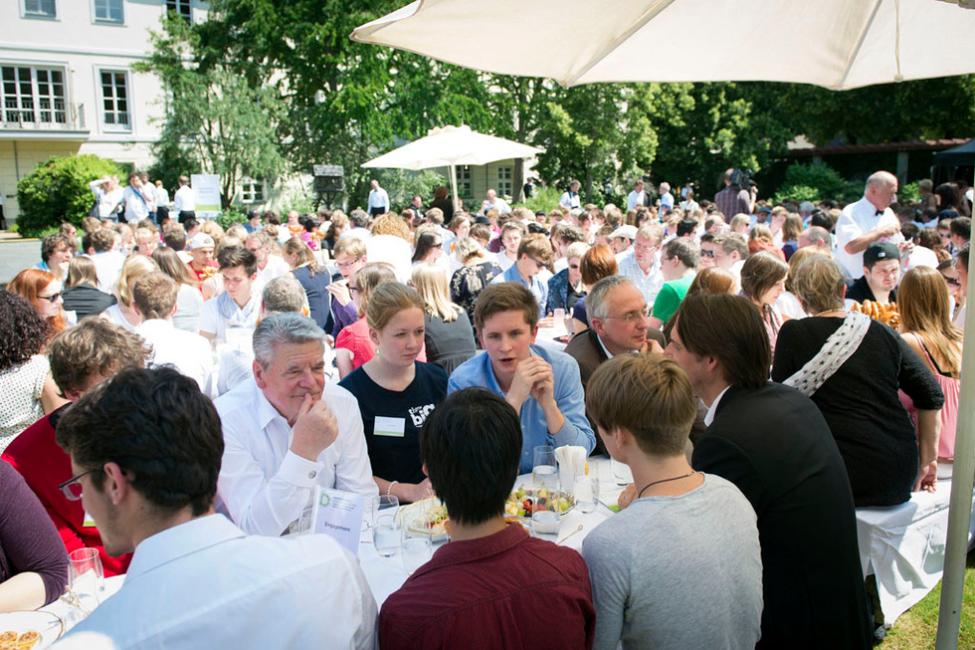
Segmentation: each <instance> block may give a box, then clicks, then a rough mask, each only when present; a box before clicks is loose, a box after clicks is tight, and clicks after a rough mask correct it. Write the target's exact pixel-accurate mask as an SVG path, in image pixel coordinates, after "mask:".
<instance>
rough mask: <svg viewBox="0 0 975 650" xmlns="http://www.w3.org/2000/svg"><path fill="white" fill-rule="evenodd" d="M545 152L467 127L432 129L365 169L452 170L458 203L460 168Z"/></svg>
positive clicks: (453, 192)
mask: <svg viewBox="0 0 975 650" xmlns="http://www.w3.org/2000/svg"><path fill="white" fill-rule="evenodd" d="M543 151H545V150H544V149H539V148H537V147H530V146H528V145H527V144H521V143H518V142H513V141H511V140H506V139H504V138H499V137H497V136H493V135H486V134H484V133H478V132H477V131H473V130H471V127H469V126H467V125H466V124H465V125H462V126H444V127H439V128H436V129H430V131H429V132H428V133H427V135H425V136H424V137H422V138H420V139H419V140H414V141H413V142H410V143H409V144H404V145H403V146H402V147H400V148H399V149H393V150H392V151H390V152H388V153H384V154H383V155H381V156H379V157H378V158H373V159H372V160H370V161H369V162H366V163H363V164H362V166H363V167H393V168H396V169H412V170H417V169H430V168H431V167H447V168H448V169H449V170H450V189H451V194H452V195H453V197H454V202H455V203H456V202H457V176H456V174H457V171H456V168H457V165H486V164H488V163H490V162H494V161H496V160H508V159H509V158H533V157H534V156H535V155H536V154H540V153H542V152H543Z"/></svg>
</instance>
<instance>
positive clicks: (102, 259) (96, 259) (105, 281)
mask: <svg viewBox="0 0 975 650" xmlns="http://www.w3.org/2000/svg"><path fill="white" fill-rule="evenodd" d="M88 258H89V259H90V260H91V261H92V262H93V263H94V264H95V275H97V276H98V290H99V291H104V292H105V293H114V292H115V285H117V284H118V278H119V276H120V275H121V274H122V265H124V264H125V255H122V253H120V252H118V251H105V252H103V253H94V254H92V255H89V256H88Z"/></svg>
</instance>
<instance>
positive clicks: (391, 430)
mask: <svg viewBox="0 0 975 650" xmlns="http://www.w3.org/2000/svg"><path fill="white" fill-rule="evenodd" d="M372 433H373V434H374V435H377V436H386V437H388V438H402V437H404V436H405V435H406V418H388V417H385V416H382V415H378V416H376V424H375V425H374V426H373V427H372Z"/></svg>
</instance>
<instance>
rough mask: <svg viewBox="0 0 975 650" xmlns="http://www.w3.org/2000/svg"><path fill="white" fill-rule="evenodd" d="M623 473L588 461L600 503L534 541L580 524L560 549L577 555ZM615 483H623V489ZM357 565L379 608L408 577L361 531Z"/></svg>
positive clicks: (527, 477) (521, 480) (523, 479)
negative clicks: (552, 532) (377, 550)
mask: <svg viewBox="0 0 975 650" xmlns="http://www.w3.org/2000/svg"><path fill="white" fill-rule="evenodd" d="M614 466H615V471H616V473H617V474H619V475H620V476H621V478H620V479H619V480H617V478H616V477H614ZM624 470H628V468H626V467H625V466H618V465H616V464H615V463H614V464H613V466H611V464H610V461H609V459H608V458H590V459H589V472H590V475H592V476H596V477H598V478H599V498H600V500H601V501H602V502H603V503H602V504H600V505H598V506H597V507H596V510H595V511H593V512H591V513H589V514H583V513H581V512H579V511H578V510H576V509H573V510H571V511H570V512H569V513H568V514H566V515H565V517H563V518H562V521H561V522H560V524H559V533H558V535H539V536H538V537H540V538H542V539H547V540H549V541H552V542H555V541H558V540H560V539H562V538H563V537H565V536H567V535H568V534H569V533H570V532H572V531H573V530H575V529H576V528H578V526H579V525H580V524H582V527H583V528H582V530H581V531H580V532H578V533H575V534H574V535H572V536H571V537H567V538H566V540H565V541H564V543H563V546H567V547H569V548H573V549H575V550H577V551H578V550H581V549H582V540H583V539H585V538H586V535H588V534H589V532H590V531H591V530H593V529H594V528H595V527H596V526H598V525H599V524H601V523H602V522H603V521H605V520H606V518H607V517H610V516H612V514H613V513H612V511H611V510H609V509H608V508H607V507H606V506H605V505H603V504H615V503H616V499H617V497H618V496H619V493H620V491H621V490H622V489H623V485H625V483H624V482H623V479H624V478H625V476H624ZM530 482H531V474H524V475H522V476H519V477H518V480H517V481H516V482H515V485H516V486H519V485H523V484H527V483H530ZM626 482H629V481H626ZM618 483H623V485H620V484H618ZM436 548H437V547H434V552H436ZM359 564H360V565H361V566H362V572H363V573H364V574H365V576H366V581H367V582H368V583H369V587H370V589H372V595H373V596H375V597H376V603H377V604H378V605H379V606H380V607H382V604H383V602H385V600H386V598H388V597H389V595H390V594H392V593H393V592H394V591H396V590H397V589H399V588H400V587H401V586H402V585H403V583H404V582H405V581H406V578H407V577H409V573H408V572H407V570H406V569H405V568H404V566H403V561H402V559H401V558H400V556H399V554H397V555H395V556H393V557H391V558H384V557H381V556H380V555H379V554H378V553H377V552H376V549H375V548H374V547H373V545H372V537H371V536H370V534H369V532H368V531H363V534H362V538H361V540H360V542H359Z"/></svg>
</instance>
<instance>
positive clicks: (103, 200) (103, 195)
mask: <svg viewBox="0 0 975 650" xmlns="http://www.w3.org/2000/svg"><path fill="white" fill-rule="evenodd" d="M88 187H90V188H91V191H92V193H93V194H94V195H95V213H96V216H97V217H98V218H99V219H112V220H113V221H117V220H118V213H117V212H116V208H118V205H119V203H121V202H122V195H123V194H124V193H125V188H122V187H119V184H118V178H116V177H115V176H105V177H104V178H99V179H98V180H95V181H92V182H90V183H88Z"/></svg>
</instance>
